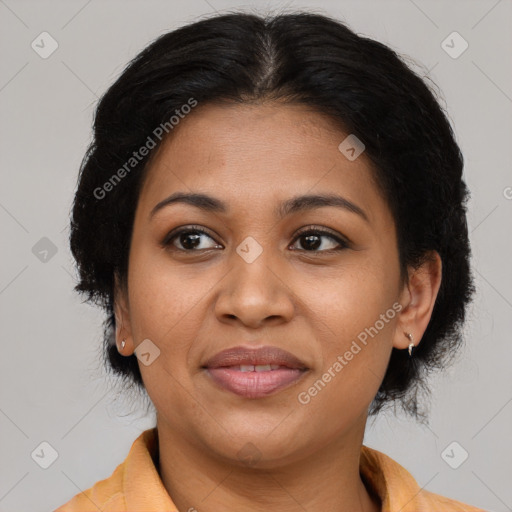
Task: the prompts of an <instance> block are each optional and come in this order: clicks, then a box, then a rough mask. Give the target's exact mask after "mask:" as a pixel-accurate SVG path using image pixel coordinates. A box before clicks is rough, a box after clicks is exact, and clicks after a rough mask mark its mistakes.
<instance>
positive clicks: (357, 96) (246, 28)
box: [70, 12, 474, 419]
mask: <svg viewBox="0 0 512 512" xmlns="http://www.w3.org/2000/svg"><path fill="white" fill-rule="evenodd" d="M190 98H194V99H195V101H197V102H198V103H199V104H207V103H209V102H210V103H213V102H220V101H222V102H224V101H227V102H233V103H244V102H253V101H260V100H267V99H270V100H280V101H284V102H289V103H298V104H302V105H307V106H309V107H312V108H313V109H314V110H315V111H317V112H319V113H321V114H324V115H326V116H328V117H329V118H330V119H332V120H334V121H335V122H336V123H338V125H339V126H340V128H342V129H343V130H344V131H345V132H346V133H352V134H355V135H356V136H357V137H358V138H359V139H361V140H362V141H364V144H365V154H366V156H367V157H368V158H369V159H370V161H371V162H372V164H373V167H374V171H373V172H374V173H375V178H376V182H377V183H378V185H379V187H380V188H381V189H382V192H383V194H384V197H385V198H386V201H387V203H388V205H389V208H390V211H391V212H392V214H393V217H394V221H395V225H396V231H397V240H398V253H399V259H400V268H401V271H402V276H404V275H406V272H405V271H406V269H407V268H408V267H412V268H417V267H418V266H419V265H421V264H422V263H423V262H424V261H425V258H427V257H428V256H429V254H431V253H432V251H437V252H438V253H439V255H440V257H441V260H442V263H443V265H442V283H441V287H440V290H439V293H438V296H437V299H436V303H435V306H434V309H433V313H432V317H431V320H430V322H429V324H428V327H427V329H426V331H425V333H424V336H423V338H422V342H421V343H420V344H419V345H418V347H417V349H416V350H415V353H414V358H413V359H412V360H410V359H409V358H408V355H407V351H404V350H397V349H393V350H392V353H391V357H390V360H389V364H388V367H387V371H386V374H385V376H384V378H383V381H382V383H381V386H380V388H379V390H378V392H377V395H376V396H375V398H374V400H373V402H372V404H371V407H370V414H375V413H377V412H378V411H379V410H381V409H382V407H383V406H384V405H389V404H391V403H394V404H395V405H396V404H399V405H400V406H402V408H403V409H404V410H405V411H407V412H409V413H411V414H412V415H413V416H415V417H416V418H418V419H419V418H420V416H423V413H422V412H421V411H420V408H419V407H418V405H419V400H418V393H420V392H421V393H427V394H428V387H427V385H426V377H427V376H428V374H429V373H430V371H431V370H433V369H438V368H443V367H444V366H445V365H446V364H447V363H448V362H449V361H448V358H449V357H451V356H450V355H452V354H453V353H454V352H455V349H457V348H458V347H459V345H460V344H461V342H462V326H463V322H464V318H465V313H466V307H467V305H468V303H469V302H470V300H471V298H472V294H473V293H474V286H473V278H472V275H471V269H470V264H469V260H470V246H469V240H468V229H467V221H466V202H467V200H468V195H469V193H468V189H467V187H466V184H465V183H464V181H463V177H462V173H463V157H462V155H461V152H460V149H459V147H458V145H457V143H456V141H455V137H454V134H453V131H452V128H451V126H450V123H449V121H448V118H447V115H446V113H445V111H444V110H443V108H442V107H441V106H440V104H439V102H438V100H437V99H436V93H435V92H434V91H433V88H430V87H429V86H428V85H427V83H426V81H424V79H423V78H421V77H420V76H419V75H418V74H416V73H415V72H414V71H412V70H411V69H410V68H409V67H408V66H407V64H406V63H405V59H404V58H403V57H399V56H398V55H397V53H396V52H395V51H393V50H392V49H390V48H389V47H388V46H386V45H384V44H382V43H379V42H377V41H374V40H372V39H370V38H367V37H363V36H360V35H357V34H356V33H355V32H353V31H352V30H350V29H349V28H348V27H347V26H346V25H345V24H343V23H342V22H340V21H338V20H335V19H333V18H330V17H328V16H325V15H321V14H314V13H306V12H298V13H289V14H279V15H273V16H259V15H256V14H249V13H236V12H235V13H230V14H225V15H217V16H213V17H210V18H207V19H202V20H200V21H196V22H194V23H191V24H189V25H186V26H184V27H181V28H179V29H177V30H174V31H171V32H168V33H166V34H164V35H162V36H161V37H159V38H158V39H156V40H155V41H154V42H152V43H151V44H150V45H149V46H147V47H146V48H145V49H144V50H143V51H142V52H141V53H139V54H138V55H137V56H136V57H135V58H134V59H133V60H132V61H131V62H130V63H129V64H128V65H127V67H126V68H125V70H124V71H123V72H122V74H121V75H120V76H119V78H118V79H117V80H116V81H115V83H114V84H113V85H112V86H111V87H110V88H109V89H108V90H107V91H106V93H105V94H104V95H103V97H102V98H101V99H100V101H99V103H98V105H97V108H96V111H95V118H94V134H93V141H92V143H91V144H90V146H89V148H88V150H87V152H86V155H85V156H84V159H83V161H82V164H81V167H80V174H79V178H78V187H77V191H76V194H75V198H74V203H73V207H72V217H71V232H70V247H71V252H72V254H73V256H74V258H75V260H76V263H77V268H78V273H79V282H78V284H77V285H76V286H75V290H76V291H77V292H80V293H84V294H86V295H87V300H88V301H89V302H94V303H96V304H97V305H100V306H101V307H102V308H103V309H104V310H105V312H106V320H105V322H104V347H103V353H104V363H105V366H106V367H107V369H110V370H112V371H113V372H114V374H117V375H119V376H121V377H122V378H123V379H124V381H125V383H128V382H130V383H131V384H136V385H137V386H138V387H139V388H140V389H142V390H143V389H144V384H143V381H142V378H141V374H140V371H139V366H138V362H137V359H136V356H135V355H133V356H130V357H125V356H122V355H120V354H119V353H118V351H117V349H116V346H115V343H114V331H115V316H114V307H113V306H114V296H113V294H114V283H115V278H118V279H119V280H120V282H121V283H124V284H126V280H127V270H128V255H129V250H130V240H131V233H132V228H133V221H134V214H135V210H136V206H137V201H138V197H139V192H140V190H141V186H142V184H143V180H144V178H145V176H146V174H147V173H146V170H147V169H148V167H149V166H148V162H149V159H150V157H151V155H152V154H154V153H155V151H156V149H157V148H158V147H159V145H160V144H161V140H165V137H162V138H161V139H159V140H158V142H156V143H155V144H154V145H155V146H156V147H154V148H153V149H151V151H149V152H146V153H147V154H146V155H144V156H141V155H139V154H138V153H137V161H136V162H135V163H134V165H133V169H131V170H130V172H124V173H122V176H123V179H122V180H120V182H119V183H117V184H115V186H110V187H109V189H108V190H109V191H108V193H104V192H102V193H101V194H100V193H98V191H100V190H103V191H104V190H107V188H106V187H105V184H107V183H109V180H110V183H112V176H113V174H114V173H115V172H116V170H119V171H118V175H119V174H120V172H121V170H122V169H123V166H124V169H126V162H127V161H130V159H132V163H133V158H134V156H133V155H134V154H135V152H136V151H137V150H138V149H139V148H141V147H143V146H144V144H145V143H146V141H147V140H148V135H150V134H153V133H154V132H155V128H156V127H159V126H168V125H169V123H168V121H169V119H170V117H171V116H173V115H174V113H179V109H180V108H181V107H182V106H183V105H185V104H187V103H188V102H189V101H190ZM192 115H193V114H192ZM165 123H167V125H166V124H165ZM167 131H169V130H167V129H166V132H167ZM141 153H142V152H141Z"/></svg>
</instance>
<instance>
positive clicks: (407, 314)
mask: <svg viewBox="0 0 512 512" xmlns="http://www.w3.org/2000/svg"><path fill="white" fill-rule="evenodd" d="M441 279H442V261H441V257H440V256H439V254H438V253H437V252H436V251H431V252H430V253H429V254H428V255H427V257H426V258H425V261H424V262H423V263H422V264H421V265H420V266H419V267H418V268H410V269H409V278H408V281H407V283H406V284H405V285H404V290H403V293H402V297H401V299H402V301H401V304H402V305H403V308H402V310H401V311H400V314H399V316H398V322H397V326H396V330H395V335H394V339H393V346H394V347H395V348H397V349H406V348H409V346H410V345H411V343H413V344H414V346H417V345H418V344H419V343H420V340H421V338H422V336H423V333H424V332H425V330H426V329H427V326H428V323H429V322H430V318H431V317H432V311H433V309H434V305H435V302H436V298H437V294H438V292H439V288H440V286H441ZM409 335H410V336H409ZM412 340H414V341H412Z"/></svg>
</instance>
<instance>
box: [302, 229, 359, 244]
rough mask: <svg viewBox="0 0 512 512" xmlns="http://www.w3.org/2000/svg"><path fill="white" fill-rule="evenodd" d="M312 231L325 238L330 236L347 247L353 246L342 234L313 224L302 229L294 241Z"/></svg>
mask: <svg viewBox="0 0 512 512" xmlns="http://www.w3.org/2000/svg"><path fill="white" fill-rule="evenodd" d="M310 231H313V232H318V233H319V234H321V235H323V236H330V237H332V238H333V239H334V240H336V241H337V242H340V243H343V244H345V245H352V244H353V242H352V240H350V238H348V237H347V236H345V235H342V234H341V233H338V232H337V231H334V230H332V229H330V228H326V227H325V226H318V225H315V224H312V225H310V226H306V227H304V228H301V229H300V230H299V231H298V233H297V234H296V235H295V238H294V239H293V241H295V240H296V239H297V238H298V237H299V236H301V235H303V234H304V233H309V232H310Z"/></svg>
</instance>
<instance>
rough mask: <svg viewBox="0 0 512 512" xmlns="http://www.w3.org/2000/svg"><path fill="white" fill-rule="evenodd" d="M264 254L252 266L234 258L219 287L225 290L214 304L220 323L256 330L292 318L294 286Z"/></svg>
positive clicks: (235, 255)
mask: <svg viewBox="0 0 512 512" xmlns="http://www.w3.org/2000/svg"><path fill="white" fill-rule="evenodd" d="M265 253H266V251H263V253H262V254H261V255H260V256H259V257H258V258H257V259H256V260H255V261H253V262H251V263H248V262H247V261H245V260H244V259H243V258H241V257H240V256H239V255H238V254H236V253H235V254H234V255H233V262H232V267H231V270H230V272H228V274H227V275H226V277H225V278H224V279H223V280H222V281H221V283H220V284H221V286H222V289H221V290H220V292H219V294H218V297H217V301H216V304H215V314H216V316H217V318H218V320H219V321H220V322H223V323H240V324H242V325H243V326H245V327H249V328H252V329H257V328H261V327H265V326H267V325H271V324H272V325H279V324H281V323H286V322H289V321H290V320H291V319H292V318H293V315H294V311H295V301H294V295H293V291H292V283H290V282H286V277H285V276H284V273H283V272H280V269H279V266H278V264H276V262H275V261H274V262H272V261H269V260H270V258H267V257H266V255H265ZM264 255H265V256H264Z"/></svg>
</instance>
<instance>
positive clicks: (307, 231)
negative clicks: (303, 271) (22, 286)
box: [161, 226, 350, 254]
mask: <svg viewBox="0 0 512 512" xmlns="http://www.w3.org/2000/svg"><path fill="white" fill-rule="evenodd" d="M190 233H194V234H197V233H201V234H204V235H206V236H208V237H209V238H211V239H212V240H214V239H213V237H212V236H211V235H210V233H209V232H208V231H206V230H205V229H203V228H201V227H200V226H189V227H186V228H182V229H179V230H178V231H176V232H172V231H171V232H170V233H169V234H167V235H166V237H165V238H164V240H163V241H162V243H161V245H162V247H164V248H168V247H170V246H172V242H173V240H174V239H176V238H177V237H179V236H180V235H183V234H190ZM305 235H319V236H325V237H327V238H330V239H331V240H334V241H335V242H336V243H338V244H339V246H340V247H337V248H335V249H327V250H323V251H317V250H312V251H308V250H307V249H294V250H299V251H302V252H307V253H318V254H326V253H327V254H329V253H332V252H338V251H342V250H344V249H347V248H349V247H350V243H349V242H348V241H347V240H344V239H343V238H341V237H339V236H336V235H335V234H334V233H332V232H330V231H327V230H325V229H322V228H317V227H315V226H308V227H307V228H304V229H303V230H302V231H300V232H299V233H298V234H297V236H296V237H295V238H294V239H293V242H292V244H291V245H294V244H295V242H297V240H299V239H300V238H301V237H303V236H305ZM173 250H176V251H181V252H188V253H191V252H200V251H203V250H204V251H208V250H211V249H180V248H178V247H173Z"/></svg>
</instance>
